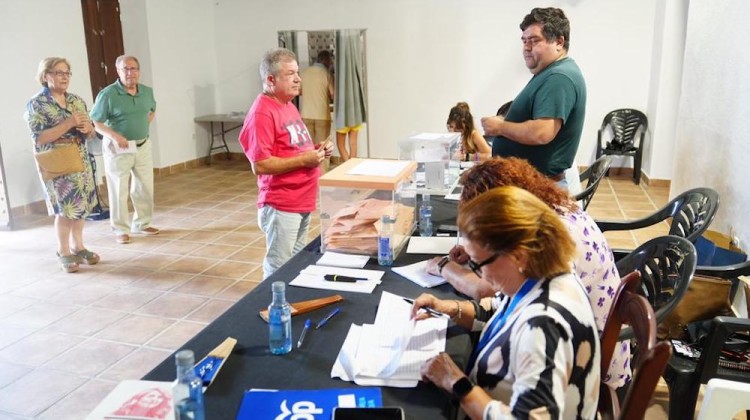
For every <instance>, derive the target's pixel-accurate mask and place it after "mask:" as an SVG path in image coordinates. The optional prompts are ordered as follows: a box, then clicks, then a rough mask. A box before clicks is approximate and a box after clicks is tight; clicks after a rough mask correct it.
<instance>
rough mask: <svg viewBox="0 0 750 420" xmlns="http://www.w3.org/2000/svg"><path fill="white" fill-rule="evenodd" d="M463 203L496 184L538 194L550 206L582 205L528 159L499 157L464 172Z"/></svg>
mask: <svg viewBox="0 0 750 420" xmlns="http://www.w3.org/2000/svg"><path fill="white" fill-rule="evenodd" d="M461 184H463V191H462V192H461V204H463V203H467V202H469V201H471V200H472V199H473V198H475V197H477V196H478V195H480V194H482V193H484V192H486V191H489V190H491V189H493V188H496V187H503V186H506V185H507V186H514V187H519V188H523V189H524V190H526V191H528V192H530V193H532V194H534V195H535V196H536V197H537V198H539V199H540V200H542V201H543V202H544V203H545V204H547V205H548V206H549V207H550V208H552V209H553V210H555V211H557V210H558V209H561V208H562V209H567V210H570V211H576V210H577V209H578V205H577V204H576V202H575V201H573V200H571V199H570V197H569V196H568V194H567V192H565V191H563V190H562V189H560V188H559V187H557V185H555V182H554V181H552V180H551V179H549V178H547V177H546V176H544V175H542V173H541V172H539V171H537V170H536V168H534V167H533V166H531V164H530V163H529V162H528V161H527V160H526V159H519V158H514V157H511V158H501V157H496V158H493V159H490V160H487V161H484V162H482V163H480V164H479V165H475V166H474V167H472V168H471V169H469V170H467V171H466V172H464V174H463V175H461Z"/></svg>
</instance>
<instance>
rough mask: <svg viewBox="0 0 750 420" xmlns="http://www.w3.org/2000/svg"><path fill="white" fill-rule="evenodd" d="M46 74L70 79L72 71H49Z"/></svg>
mask: <svg viewBox="0 0 750 420" xmlns="http://www.w3.org/2000/svg"><path fill="white" fill-rule="evenodd" d="M48 73H49V74H51V75H54V76H57V77H63V76H65V77H70V76H72V75H73V72H72V71H59V70H57V71H50V72H48Z"/></svg>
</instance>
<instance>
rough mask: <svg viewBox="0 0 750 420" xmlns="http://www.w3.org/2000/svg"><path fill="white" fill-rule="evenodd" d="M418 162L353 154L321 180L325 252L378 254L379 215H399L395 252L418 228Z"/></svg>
mask: <svg viewBox="0 0 750 420" xmlns="http://www.w3.org/2000/svg"><path fill="white" fill-rule="evenodd" d="M416 169H417V163H416V162H413V161H408V160H385V159H356V158H354V159H349V160H348V161H346V162H344V163H343V164H341V165H339V166H337V167H336V168H334V169H332V170H330V171H329V172H328V173H326V174H325V175H323V176H321V177H320V179H319V180H318V185H319V187H320V244H321V245H320V247H321V252H326V251H336V252H344V253H350V254H360V255H370V256H373V257H375V256H377V253H378V232H379V231H380V217H381V216H382V215H383V214H389V215H391V216H392V217H395V223H394V233H393V253H394V255H397V254H398V252H399V251H400V250H401V248H402V247H403V246H404V243H405V242H406V240H407V239H408V238H409V236H411V234H412V232H413V231H414V227H415V225H416V223H415V210H414V209H415V207H416V191H415V187H414V183H415V182H414V177H415V172H416Z"/></svg>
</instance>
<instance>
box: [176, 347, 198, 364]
mask: <svg viewBox="0 0 750 420" xmlns="http://www.w3.org/2000/svg"><path fill="white" fill-rule="evenodd" d="M175 363H176V364H177V365H178V366H185V365H193V364H195V355H194V354H193V351H192V350H180V351H178V352H177V354H176V355H175Z"/></svg>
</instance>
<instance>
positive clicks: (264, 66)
mask: <svg viewBox="0 0 750 420" xmlns="http://www.w3.org/2000/svg"><path fill="white" fill-rule="evenodd" d="M285 61H297V56H296V55H295V54H294V52H292V51H290V50H287V49H286V48H273V49H270V50H268V51H266V53H265V54H263V60H262V61H261V62H260V78H261V80H263V83H265V82H266V79H268V76H277V75H278V74H279V72H280V71H281V63H282V62H285Z"/></svg>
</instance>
